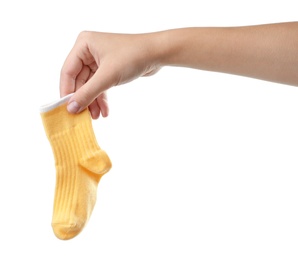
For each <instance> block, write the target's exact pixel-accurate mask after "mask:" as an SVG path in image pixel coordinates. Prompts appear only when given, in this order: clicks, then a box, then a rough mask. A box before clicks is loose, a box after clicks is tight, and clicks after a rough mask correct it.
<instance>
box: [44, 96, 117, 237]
mask: <svg viewBox="0 0 298 260" xmlns="http://www.w3.org/2000/svg"><path fill="white" fill-rule="evenodd" d="M71 95H72V94H70V95H68V96H66V97H64V98H62V99H60V100H59V101H57V102H53V103H51V104H48V105H45V106H42V107H41V108H40V113H41V118H42V121H43V125H44V129H45V132H46V135H47V138H48V140H49V142H50V144H51V147H52V151H53V154H54V158H55V167H56V188H55V198H54V209H53V219H52V227H53V231H54V233H55V235H56V236H57V237H58V238H60V239H63V240H66V239H71V238H73V237H75V236H76V235H77V234H79V233H80V232H81V230H82V229H83V228H84V226H85V225H86V223H87V222H88V220H89V218H90V216H91V213H92V210H93V208H94V205H95V202H96V195H97V185H98V182H99V181H100V178H101V177H102V176H103V175H104V174H105V173H106V172H108V171H109V170H110V168H111V161H110V159H109V157H108V155H107V154H106V153H105V152H104V151H103V150H101V149H100V147H99V146H98V144H97V141H96V138H95V135H94V132H93V128H92V122H91V117H90V113H89V111H88V109H85V110H84V111H82V112H81V113H79V114H75V115H74V114H70V113H68V111H67V109H66V106H67V101H68V100H69V98H70V97H71Z"/></svg>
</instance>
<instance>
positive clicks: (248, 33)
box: [163, 22, 298, 86]
mask: <svg viewBox="0 0 298 260" xmlns="http://www.w3.org/2000/svg"><path fill="white" fill-rule="evenodd" d="M167 34H168V35H167V36H166V38H167V40H165V41H168V42H169V44H168V47H165V50H166V49H168V53H167V52H166V51H165V53H167V54H166V55H165V57H164V61H163V63H164V64H165V65H176V66H185V67H192V68H196V69H202V70H209V71H217V72H224V73H230V74H236V75H242V76H247V77H253V78H258V79H262V80H268V81H273V82H278V83H284V84H289V85H295V86H298V23H295V22H293V23H280V24H267V25H257V26H246V27H231V28H188V29H178V30H173V31H168V32H167Z"/></svg>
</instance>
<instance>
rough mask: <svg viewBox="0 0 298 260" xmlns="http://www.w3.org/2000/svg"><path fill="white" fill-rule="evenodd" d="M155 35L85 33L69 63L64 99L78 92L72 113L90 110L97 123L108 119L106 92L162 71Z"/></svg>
mask: <svg viewBox="0 0 298 260" xmlns="http://www.w3.org/2000/svg"><path fill="white" fill-rule="evenodd" d="M150 35H151V34H135V35H133V34H111V33H101V32H82V33H80V34H79V36H78V38H77V40H76V42H75V45H74V47H73V48H72V50H71V52H70V53H69V55H68V57H67V58H66V60H65V63H64V65H63V67H62V70H61V77H60V95H61V97H63V96H65V95H67V94H70V93H73V92H75V94H74V95H73V96H72V97H71V99H70V100H69V103H68V107H67V108H68V111H69V112H70V113H79V112H81V111H82V110H84V109H85V108H86V107H89V110H90V113H91V116H92V118H93V119H97V118H98V117H99V115H100V114H102V116H103V117H106V116H108V112H109V109H108V102H107V96H106V92H105V91H106V90H107V89H109V88H110V87H113V86H118V85H121V84H124V83H127V82H129V81H132V80H134V79H136V78H138V77H140V76H148V75H152V74H154V73H155V72H157V71H158V70H159V69H160V66H159V65H158V62H157V60H158V59H157V60H156V59H155V58H156V54H155V50H154V49H155V48H154V45H155V44H153V41H152V37H151V36H150Z"/></svg>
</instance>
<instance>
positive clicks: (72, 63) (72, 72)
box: [60, 52, 83, 97]
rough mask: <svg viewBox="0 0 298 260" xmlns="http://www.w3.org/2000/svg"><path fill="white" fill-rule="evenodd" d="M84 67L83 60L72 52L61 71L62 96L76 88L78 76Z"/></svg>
mask: <svg viewBox="0 0 298 260" xmlns="http://www.w3.org/2000/svg"><path fill="white" fill-rule="evenodd" d="M82 68H83V62H82V60H81V59H80V58H79V57H78V56H76V55H75V54H74V53H73V52H71V53H70V54H69V55H68V57H67V58H66V60H65V62H64V65H63V67H62V69H61V73H60V96H61V97H64V96H66V95H68V94H70V93H73V92H74V91H75V89H76V78H77V76H78V74H79V73H80V72H81V70H82Z"/></svg>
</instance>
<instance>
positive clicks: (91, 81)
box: [60, 22, 298, 118]
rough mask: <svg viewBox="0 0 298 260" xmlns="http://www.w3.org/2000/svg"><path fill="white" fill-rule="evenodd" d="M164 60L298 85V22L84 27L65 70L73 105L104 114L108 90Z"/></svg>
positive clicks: (64, 85) (64, 89)
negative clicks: (150, 29)
mask: <svg viewBox="0 0 298 260" xmlns="http://www.w3.org/2000/svg"><path fill="white" fill-rule="evenodd" d="M163 66H181V67H189V68H195V69H201V70H208V71H216V72H223V73H230V74H235V75H242V76H247V77H252V78H258V79H262V80H267V81H272V82H278V83H283V84H289V85H294V86H298V71H297V70H298V22H289V23H277V24H265V25H255V26H244V27H210V28H206V27H205V28H200V27H196V28H181V29H173V30H167V31H162V32H154V33H147V34H110V33H100V32H84V33H81V34H80V35H79V37H78V39H77V41H76V43H75V45H74V47H73V49H72V50H71V52H70V54H69V55H68V57H67V59H66V61H65V63H64V66H63V67H62V70H61V80H60V93H61V96H64V95H66V94H69V93H72V92H76V93H75V95H73V97H72V98H71V100H70V104H69V110H70V111H71V112H74V113H75V112H76V113H78V112H80V111H82V109H84V108H85V107H87V106H89V109H90V111H91V114H92V117H93V118H97V117H98V116H99V114H100V112H101V113H102V114H103V115H104V116H106V115H107V114H108V105H107V102H106V98H105V93H104V91H105V90H107V89H109V88H110V87H112V86H117V85H121V84H124V83H127V82H129V81H132V80H134V79H136V78H138V77H140V76H147V75H152V74H154V73H155V72H157V71H158V70H159V69H160V68H162V67H163Z"/></svg>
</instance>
